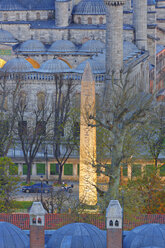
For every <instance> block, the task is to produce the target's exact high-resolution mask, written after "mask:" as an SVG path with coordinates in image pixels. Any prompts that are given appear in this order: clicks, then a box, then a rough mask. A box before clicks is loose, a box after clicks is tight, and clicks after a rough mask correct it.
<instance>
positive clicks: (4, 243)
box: [0, 222, 30, 248]
mask: <svg viewBox="0 0 165 248" xmlns="http://www.w3.org/2000/svg"><path fill="white" fill-rule="evenodd" d="M29 246H30V244H29V238H28V236H27V235H26V234H25V233H24V232H23V231H22V230H21V229H19V228H18V227H17V226H14V225H12V224H10V223H7V222H0V247H1V248H28V247H29Z"/></svg>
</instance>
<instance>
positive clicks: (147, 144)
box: [139, 102, 165, 168]
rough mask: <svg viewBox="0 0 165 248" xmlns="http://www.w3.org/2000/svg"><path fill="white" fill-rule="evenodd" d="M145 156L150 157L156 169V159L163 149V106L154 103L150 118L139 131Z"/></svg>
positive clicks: (164, 132)
mask: <svg viewBox="0 0 165 248" xmlns="http://www.w3.org/2000/svg"><path fill="white" fill-rule="evenodd" d="M139 137H140V140H141V141H142V146H143V150H144V151H146V152H145V154H144V152H143V154H144V155H145V156H151V157H152V158H153V160H154V166H155V167H156V168H157V167H158V157H159V155H160V153H161V152H163V151H164V149H165V105H164V103H163V102H162V103H161V102H154V105H153V107H152V112H151V114H150V118H148V120H147V122H146V124H145V125H143V126H142V127H141V129H140V130H139Z"/></svg>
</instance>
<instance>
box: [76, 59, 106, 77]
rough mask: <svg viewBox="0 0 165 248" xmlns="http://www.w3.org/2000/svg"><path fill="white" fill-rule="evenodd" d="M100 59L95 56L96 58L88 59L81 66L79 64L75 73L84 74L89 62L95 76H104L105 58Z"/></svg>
mask: <svg viewBox="0 0 165 248" xmlns="http://www.w3.org/2000/svg"><path fill="white" fill-rule="evenodd" d="M99 58H100V59H99ZM99 58H97V57H96V56H95V57H94V58H90V59H87V60H85V61H83V62H82V63H81V64H79V65H78V66H77V67H76V69H75V70H74V72H76V73H80V74H83V73H84V70H85V67H86V63H87V62H89V64H90V66H91V69H92V73H93V74H103V73H105V57H104V56H102V57H101V56H100V57H99Z"/></svg>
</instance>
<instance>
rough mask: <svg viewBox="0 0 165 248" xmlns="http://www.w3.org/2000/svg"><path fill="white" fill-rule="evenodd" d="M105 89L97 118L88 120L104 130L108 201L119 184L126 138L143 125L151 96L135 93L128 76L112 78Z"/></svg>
mask: <svg viewBox="0 0 165 248" xmlns="http://www.w3.org/2000/svg"><path fill="white" fill-rule="evenodd" d="M109 85H110V87H109V88H108V89H106V93H108V94H107V95H105V96H104V97H105V98H104V105H102V106H101V108H100V113H98V114H97V116H90V117H89V119H94V120H95V121H96V126H97V127H102V128H104V129H105V130H106V132H107V133H108V136H107V139H106V142H107V143H108V148H109V156H110V158H111V165H110V166H109V169H108V170H107V171H106V173H107V175H108V176H109V179H110V180H109V189H108V192H107V193H108V194H109V195H110V197H111V198H112V199H116V198H117V197H118V189H119V182H120V165H121V162H122V161H123V160H124V159H125V158H126V157H127V156H128V154H127V152H126V150H125V144H126V141H127V137H130V135H131V133H132V135H133V134H135V133H136V129H137V128H139V125H143V124H144V122H145V121H146V118H147V115H148V111H149V109H150V104H151V102H152V96H151V95H150V94H148V93H145V92H139V91H138V90H137V88H136V87H135V84H134V82H131V81H130V80H129V73H128V74H127V75H126V76H125V77H124V79H123V76H122V73H121V76H120V79H119V80H114V78H113V77H112V80H111V83H109ZM89 125H91V124H90V123H89ZM91 126H92V125H91ZM130 140H131V139H130ZM127 143H128V142H127Z"/></svg>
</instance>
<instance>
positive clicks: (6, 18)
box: [3, 13, 8, 21]
mask: <svg viewBox="0 0 165 248" xmlns="http://www.w3.org/2000/svg"><path fill="white" fill-rule="evenodd" d="M3 17H4V21H8V14H7V13H5V14H4V16H3Z"/></svg>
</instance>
